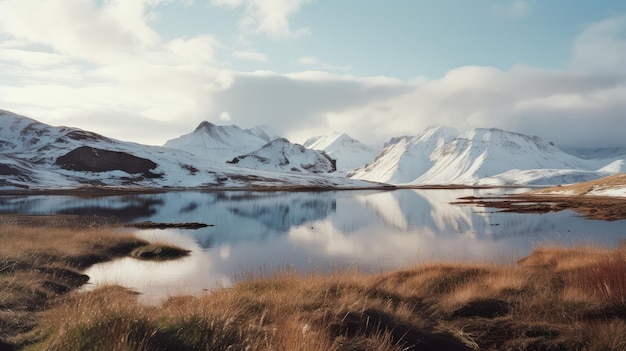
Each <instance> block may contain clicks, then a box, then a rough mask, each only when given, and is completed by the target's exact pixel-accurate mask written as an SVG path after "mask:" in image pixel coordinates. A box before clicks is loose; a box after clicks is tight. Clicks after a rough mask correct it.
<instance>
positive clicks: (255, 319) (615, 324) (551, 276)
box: [0, 222, 626, 350]
mask: <svg viewBox="0 0 626 351" xmlns="http://www.w3.org/2000/svg"><path fill="white" fill-rule="evenodd" d="M58 223H62V222H58ZM0 241H1V242H2V245H1V246H0V350H13V349H19V350H21V349H24V350H173V349H176V350H624V349H626V246H620V247H618V248H614V249H608V248H599V247H577V248H560V247H543V248H539V249H536V250H534V251H533V252H532V253H531V254H530V255H529V256H528V257H526V258H524V259H522V260H520V261H518V262H517V264H513V265H496V264H478V263H472V264H470V263H467V264H463V263H436V262H433V263H429V264H422V265H419V266H415V267H408V268H405V269H401V270H396V271H391V272H385V273H380V274H376V275H367V274H362V273H359V272H357V271H342V272H334V273H328V274H312V275H307V276H303V275H301V274H298V273H294V272H281V273H277V274H275V275H272V276H257V277H248V278H246V279H242V280H241V281H240V282H239V283H237V284H235V285H234V286H232V287H226V288H219V289H215V290H213V291H210V292H207V293H206V294H204V295H202V296H175V297H171V298H169V299H168V300H166V301H165V302H163V303H162V304H160V305H158V306H150V305H143V304H140V303H138V301H137V293H135V292H132V291H129V290H127V289H125V288H123V287H119V286H108V287H101V288H97V289H95V290H93V291H89V292H78V291H77V288H78V287H80V286H81V285H83V284H85V283H86V282H87V280H88V277H87V276H85V275H83V274H81V270H83V269H85V268H86V267H88V266H90V265H93V264H95V263H97V262H103V261H107V260H111V259H114V258H116V257H122V256H129V255H130V256H135V257H137V258H139V259H141V258H146V257H148V258H152V259H169V258H175V257H178V256H180V255H185V254H186V252H185V251H184V250H181V249H178V248H175V247H170V246H165V245H161V244H159V243H148V242H146V241H144V240H141V239H138V238H136V237H134V236H132V235H131V234H121V233H120V232H119V230H118V229H115V228H109V227H101V226H96V227H92V228H90V227H88V226H84V225H83V226H67V225H58V226H50V225H46V226H35V227H28V226H23V225H3V226H0ZM150 245H152V246H150ZM165 254H167V257H164V256H163V255H165Z"/></svg>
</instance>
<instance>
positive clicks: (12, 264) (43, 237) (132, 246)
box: [0, 225, 187, 346]
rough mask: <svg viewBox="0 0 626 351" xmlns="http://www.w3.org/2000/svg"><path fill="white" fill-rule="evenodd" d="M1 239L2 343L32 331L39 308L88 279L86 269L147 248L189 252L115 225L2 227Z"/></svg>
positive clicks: (49, 304)
mask: <svg viewBox="0 0 626 351" xmlns="http://www.w3.org/2000/svg"><path fill="white" fill-rule="evenodd" d="M0 242H2V245H0V342H1V341H2V340H4V339H7V338H11V339H12V338H15V337H18V336H20V335H24V334H25V333H27V332H29V331H31V330H32V329H33V328H35V326H36V325H37V319H38V317H37V316H38V313H39V312H41V311H43V310H45V309H46V308H48V307H49V306H51V305H53V304H55V303H58V302H59V301H61V299H60V298H62V297H64V296H66V294H67V293H69V292H71V291H72V290H75V289H76V288H78V287H79V286H81V285H83V284H84V283H86V282H87V280H88V279H89V277H87V276H85V275H83V274H81V273H80V270H81V269H84V268H86V267H88V266H90V265H92V264H94V263H97V262H103V261H107V260H111V259H114V258H116V257H120V256H127V255H130V254H131V253H132V252H133V250H140V249H142V248H144V247H146V248H147V249H145V250H143V251H142V252H144V253H146V252H148V253H150V252H152V253H154V252H157V253H162V252H167V253H168V254H169V255H170V256H176V255H184V254H186V253H187V251H186V250H182V249H177V248H173V247H170V246H163V245H155V244H150V243H148V242H147V241H145V240H141V239H138V238H136V237H133V236H132V235H131V234H121V233H119V232H117V231H115V230H114V229H110V228H109V229H107V228H88V227H55V226H52V227H22V226H15V225H0ZM173 252H174V253H173ZM148 256H149V255H148ZM152 256H154V255H152ZM157 256H159V255H157ZM157 258H164V257H160V256H159V257H157ZM1 345H2V344H1V343H0V346H1Z"/></svg>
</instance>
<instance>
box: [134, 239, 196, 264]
mask: <svg viewBox="0 0 626 351" xmlns="http://www.w3.org/2000/svg"><path fill="white" fill-rule="evenodd" d="M190 252H191V251H190V250H186V249H182V248H180V247H177V246H173V245H170V244H163V243H153V244H149V245H144V246H140V247H138V248H136V249H134V250H133V251H132V252H131V253H130V255H131V256H132V257H134V258H138V259H140V260H156V261H165V260H175V259H178V258H181V257H184V256H187V255H189V253H190Z"/></svg>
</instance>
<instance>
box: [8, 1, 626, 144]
mask: <svg viewBox="0 0 626 351" xmlns="http://www.w3.org/2000/svg"><path fill="white" fill-rule="evenodd" d="M0 109H3V110H8V111H11V112H14V113H18V114H21V115H25V116H28V117H31V118H33V119H36V120H38V121H40V122H43V123H47V124H51V125H55V126H58V125H65V126H71V127H78V128H81V129H85V130H90V131H94V132H97V133H100V134H103V135H106V136H109V137H113V138H117V139H121V140H126V141H134V142H138V143H142V144H150V145H162V144H164V143H165V142H166V141H167V140H169V139H172V138H176V137H178V136H180V135H182V134H186V133H189V132H191V131H193V130H194V129H195V127H196V126H197V125H198V124H199V123H200V122H202V121H204V120H206V121H210V122H213V123H215V124H236V125H238V126H240V127H243V128H250V127H254V126H256V125H267V126H269V127H270V128H271V129H272V130H273V131H274V132H275V133H276V134H278V135H282V136H285V137H287V138H289V139H290V140H291V141H293V142H298V143H303V142H304V141H305V140H306V139H307V138H309V137H312V136H316V135H323V134H329V133H331V132H335V131H338V132H346V133H348V134H349V135H351V136H353V137H355V138H357V139H359V140H361V141H362V142H365V143H367V144H370V145H374V146H376V145H380V144H382V143H383V142H385V141H387V140H389V139H390V138H391V137H396V136H401V135H415V134H418V133H419V132H421V131H422V130H424V129H426V128H427V127H429V126H432V125H443V126H453V127H457V128H459V129H460V130H465V129H470V128H492V127H495V128H501V129H505V130H509V131H514V132H519V133H524V134H528V135H533V136H534V135H536V136H539V137H541V138H543V139H545V140H548V141H552V142H554V143H556V144H557V145H559V146H562V147H594V148H596V147H626V138H625V137H624V134H625V132H626V2H625V1H623V0H603V1H591V0H589V1H583V0H527V1H522V0H437V1H434V0H431V1H426V0H393V1H373V0H341V1H338V0H0Z"/></svg>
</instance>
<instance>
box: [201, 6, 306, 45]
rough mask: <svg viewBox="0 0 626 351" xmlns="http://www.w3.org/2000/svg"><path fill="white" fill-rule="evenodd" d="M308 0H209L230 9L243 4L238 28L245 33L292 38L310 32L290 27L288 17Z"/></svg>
mask: <svg viewBox="0 0 626 351" xmlns="http://www.w3.org/2000/svg"><path fill="white" fill-rule="evenodd" d="M309 1H310V0H211V1H210V4H211V5H213V6H226V7H230V8H231V9H233V8H237V7H240V6H243V5H245V10H244V13H243V15H242V17H241V19H240V20H239V28H240V29H242V30H243V31H244V32H246V33H256V34H266V35H269V36H271V37H274V38H294V37H298V36H301V35H304V34H307V33H309V32H310V29H309V28H298V29H295V30H294V29H292V28H291V26H290V24H289V17H290V16H291V15H293V14H294V13H296V12H298V10H299V9H300V7H301V6H302V5H303V4H305V3H307V2H309Z"/></svg>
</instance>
